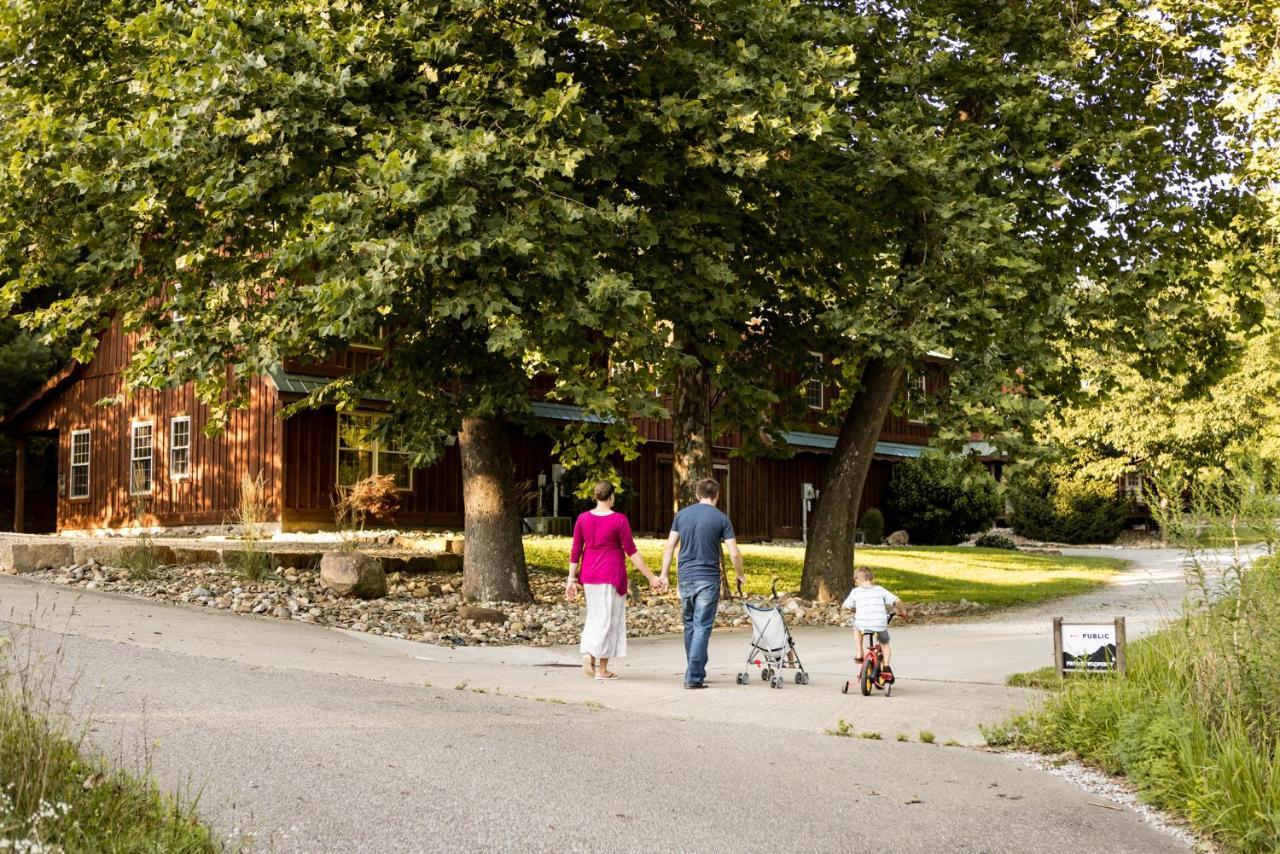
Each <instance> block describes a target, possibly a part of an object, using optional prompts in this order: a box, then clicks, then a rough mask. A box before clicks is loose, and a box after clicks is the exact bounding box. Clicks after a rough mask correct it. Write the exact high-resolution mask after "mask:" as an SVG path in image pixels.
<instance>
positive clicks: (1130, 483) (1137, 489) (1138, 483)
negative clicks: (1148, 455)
mask: <svg viewBox="0 0 1280 854" xmlns="http://www.w3.org/2000/svg"><path fill="white" fill-rule="evenodd" d="M1121 489H1122V491H1123V492H1124V495H1125V497H1126V498H1130V499H1132V500H1133V503H1134V504H1137V505H1139V506H1142V505H1145V504H1146V503H1147V502H1146V499H1145V498H1144V497H1143V495H1142V472H1140V471H1137V470H1130V471H1127V472H1125V473H1124V484H1123V486H1122V487H1121Z"/></svg>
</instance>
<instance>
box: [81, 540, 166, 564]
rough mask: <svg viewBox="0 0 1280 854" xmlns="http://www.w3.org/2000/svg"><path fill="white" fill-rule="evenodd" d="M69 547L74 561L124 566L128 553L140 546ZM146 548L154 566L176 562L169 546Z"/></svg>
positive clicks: (94, 544)
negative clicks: (73, 555)
mask: <svg viewBox="0 0 1280 854" xmlns="http://www.w3.org/2000/svg"><path fill="white" fill-rule="evenodd" d="M69 548H71V549H73V551H74V554H75V561H76V563H89V562H90V561H96V562H97V563H100V564H102V565H103V566H124V565H125V564H127V563H128V562H129V561H128V558H129V555H130V554H131V553H132V552H133V551H134V550H135V549H137V548H140V546H139V544H138V543H121V544H111V545H104V544H102V543H87V544H84V545H75V546H69ZM146 548H149V549H150V550H151V557H152V559H151V562H152V563H154V564H155V565H156V566H173V565H174V564H176V563H178V556H177V553H176V552H175V551H174V549H172V548H171V547H169V546H157V545H150V546H147V547H146Z"/></svg>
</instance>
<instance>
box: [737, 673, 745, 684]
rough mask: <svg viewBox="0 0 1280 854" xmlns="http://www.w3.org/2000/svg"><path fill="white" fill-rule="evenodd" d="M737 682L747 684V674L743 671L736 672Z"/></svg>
mask: <svg viewBox="0 0 1280 854" xmlns="http://www.w3.org/2000/svg"><path fill="white" fill-rule="evenodd" d="M738 684H739V685H746V684H747V674H745V673H739V674H738Z"/></svg>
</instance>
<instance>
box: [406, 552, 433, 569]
mask: <svg viewBox="0 0 1280 854" xmlns="http://www.w3.org/2000/svg"><path fill="white" fill-rule="evenodd" d="M439 568H440V566H439V564H438V562H437V560H436V555H414V556H413V557H410V558H405V562H404V571H405V572H435V571H436V570H437V569H439Z"/></svg>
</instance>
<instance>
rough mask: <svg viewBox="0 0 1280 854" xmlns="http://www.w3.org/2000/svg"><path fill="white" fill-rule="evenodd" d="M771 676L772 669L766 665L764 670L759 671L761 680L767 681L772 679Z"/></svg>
mask: <svg viewBox="0 0 1280 854" xmlns="http://www.w3.org/2000/svg"><path fill="white" fill-rule="evenodd" d="M772 678H773V670H772V669H770V668H768V667H766V668H765V669H764V670H761V671H760V681H761V682H768V681H769V680H770V679H772Z"/></svg>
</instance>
